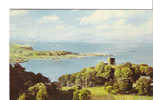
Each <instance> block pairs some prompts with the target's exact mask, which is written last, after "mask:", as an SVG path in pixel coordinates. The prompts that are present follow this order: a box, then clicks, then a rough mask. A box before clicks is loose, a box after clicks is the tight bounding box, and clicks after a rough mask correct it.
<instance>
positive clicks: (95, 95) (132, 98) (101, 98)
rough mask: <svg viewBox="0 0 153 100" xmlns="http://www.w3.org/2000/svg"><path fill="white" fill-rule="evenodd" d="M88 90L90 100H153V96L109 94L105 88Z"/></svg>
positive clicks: (66, 88) (67, 88) (64, 88)
mask: <svg viewBox="0 0 153 100" xmlns="http://www.w3.org/2000/svg"><path fill="white" fill-rule="evenodd" d="M71 88H72V87H63V88H62V90H69V89H71ZM86 89H88V90H89V91H90V92H91V96H90V100H153V97H152V96H138V95H124V94H123V95H121V94H117V95H113V94H109V93H108V92H107V91H106V90H105V88H104V87H103V86H101V87H90V88H86Z"/></svg>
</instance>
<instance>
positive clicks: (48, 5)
mask: <svg viewBox="0 0 153 100" xmlns="http://www.w3.org/2000/svg"><path fill="white" fill-rule="evenodd" d="M0 4H1V5H0V6H1V9H0V12H1V17H0V22H1V23H0V25H1V29H0V34H1V36H0V40H1V41H0V46H1V48H0V68H1V70H0V71H1V72H0V76H1V77H0V80H1V82H0V89H1V91H0V94H1V99H4V100H9V87H8V86H9V78H8V77H9V66H8V64H9V62H8V61H9V41H8V40H9V38H8V37H9V9H14V8H17V9H19V8H22V9H27V8H30V9H37V8H39V9H152V0H105V1H104V0H54V1H53V0H47V1H46V0H33V1H32V0H25V1H23V0H10V1H9V0H3V1H1V3H0Z"/></svg>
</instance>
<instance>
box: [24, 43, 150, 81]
mask: <svg viewBox="0 0 153 100" xmlns="http://www.w3.org/2000/svg"><path fill="white" fill-rule="evenodd" d="M31 45H32V47H33V48H34V49H36V50H66V51H72V52H76V53H85V52H102V53H107V54H113V55H114V57H115V58H116V63H117V64H120V63H124V62H132V63H137V64H140V63H145V64H149V65H151V66H153V47H152V44H151V43H148V44H147V43H146V44H142V43H137V44H128V43H126V44H124V43H103V44H100V43H32V44H31ZM106 60H107V57H99V56H97V57H87V58H81V59H78V58H73V59H61V60H50V59H48V60H43V59H37V60H30V61H28V62H25V63H22V65H23V66H24V67H25V68H26V70H27V71H32V72H34V73H38V72H40V73H42V74H43V75H45V76H47V77H48V78H49V79H50V80H51V81H55V80H57V79H58V77H59V76H61V75H63V74H66V73H67V74H69V73H74V72H79V71H80V70H81V69H82V68H84V67H88V66H95V65H96V64H97V63H98V62H99V61H104V62H106Z"/></svg>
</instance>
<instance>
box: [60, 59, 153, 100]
mask: <svg viewBox="0 0 153 100" xmlns="http://www.w3.org/2000/svg"><path fill="white" fill-rule="evenodd" d="M59 83H61V86H62V87H63V89H65V90H69V89H71V88H73V87H80V88H81V89H87V90H89V91H90V92H91V100H105V99H106V98H107V99H108V100H140V98H141V100H152V99H153V68H152V67H151V66H149V65H147V64H131V63H129V62H128V63H124V64H119V65H111V64H108V63H104V62H99V63H98V64H97V65H96V66H95V67H87V68H84V69H82V70H81V71H80V72H76V73H72V74H65V75H62V76H61V77H59ZM102 98H103V99H102Z"/></svg>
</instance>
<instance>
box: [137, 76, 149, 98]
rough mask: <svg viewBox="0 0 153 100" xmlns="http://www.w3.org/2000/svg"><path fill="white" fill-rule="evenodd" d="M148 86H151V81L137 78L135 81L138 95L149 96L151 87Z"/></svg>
mask: <svg viewBox="0 0 153 100" xmlns="http://www.w3.org/2000/svg"><path fill="white" fill-rule="evenodd" d="M150 84H151V80H149V79H146V78H139V79H138V80H137V81H136V90H137V91H138V94H140V95H146V94H149V91H150V87H151V86H150Z"/></svg>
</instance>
